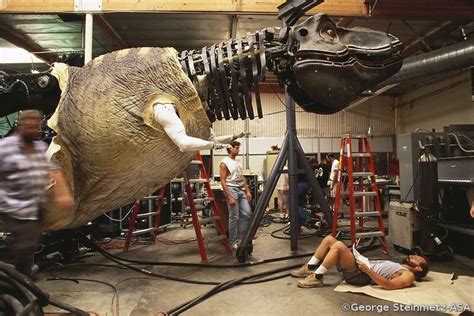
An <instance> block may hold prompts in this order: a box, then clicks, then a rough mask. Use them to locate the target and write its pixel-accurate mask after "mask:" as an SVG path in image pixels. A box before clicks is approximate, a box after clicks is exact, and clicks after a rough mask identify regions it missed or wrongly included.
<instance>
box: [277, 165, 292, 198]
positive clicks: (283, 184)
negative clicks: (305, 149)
mask: <svg viewBox="0 0 474 316" xmlns="http://www.w3.org/2000/svg"><path fill="white" fill-rule="evenodd" d="M283 170H288V167H286V166H285V167H283ZM278 190H280V191H284V192H286V191H289V190H290V187H289V185H288V172H285V173H282V174H281V175H280V180H279V181H278Z"/></svg>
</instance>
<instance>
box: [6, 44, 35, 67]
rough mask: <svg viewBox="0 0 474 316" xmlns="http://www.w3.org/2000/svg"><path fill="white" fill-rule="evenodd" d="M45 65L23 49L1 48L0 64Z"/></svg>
mask: <svg viewBox="0 0 474 316" xmlns="http://www.w3.org/2000/svg"><path fill="white" fill-rule="evenodd" d="M31 63H44V61H42V60H41V59H39V58H37V57H36V56H35V55H33V54H31V53H29V52H28V51H26V50H24V49H23V48H19V47H16V48H12V47H0V64H31Z"/></svg>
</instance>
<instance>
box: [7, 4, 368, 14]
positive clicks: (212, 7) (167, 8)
mask: <svg viewBox="0 0 474 316" xmlns="http://www.w3.org/2000/svg"><path fill="white" fill-rule="evenodd" d="M84 1H85V0H84ZM283 2H284V1H283V0H265V1H258V0H182V1H176V0H160V1H156V0H102V10H101V11H100V12H102V13H107V12H196V13H215V14H219V13H224V14H276V13H278V9H277V7H278V6H279V5H280V4H282V3H283ZM0 3H1V1H0ZM3 3H4V5H3V7H1V6H0V12H2V13H60V12H69V13H72V12H75V10H74V0H42V1H31V0H3ZM319 12H325V13H327V14H329V15H334V16H366V15H367V7H366V5H365V4H364V0H345V1H340V0H326V1H325V2H324V3H322V4H320V5H318V6H317V7H316V8H314V9H313V10H311V11H310V12H309V13H310V14H315V13H319Z"/></svg>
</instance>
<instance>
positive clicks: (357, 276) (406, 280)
mask: <svg viewBox="0 0 474 316" xmlns="http://www.w3.org/2000/svg"><path fill="white" fill-rule="evenodd" d="M368 263H369V265H370V267H369V266H368V265H366V264H365V263H363V262H361V261H358V260H356V259H355V257H354V254H353V253H352V252H351V250H350V249H349V248H347V246H346V245H345V244H344V243H343V242H341V241H338V240H336V239H335V238H334V237H332V236H327V237H325V238H324V239H323V240H322V242H321V244H320V245H319V246H318V247H317V248H316V251H315V252H314V255H313V257H312V258H311V259H310V260H309V262H308V263H306V264H304V265H303V266H302V267H301V268H300V269H299V270H296V271H292V272H291V275H292V276H294V277H296V278H305V279H304V280H301V281H298V287H303V288H311V287H319V286H322V285H323V276H324V274H325V273H326V272H327V271H328V269H330V268H332V267H333V266H334V265H336V264H337V267H338V269H339V270H340V271H342V275H343V278H344V280H345V281H346V282H347V283H349V284H352V285H360V286H363V285H368V284H371V283H375V284H378V285H380V286H381V287H382V288H383V289H385V290H396V289H401V288H405V287H409V286H411V285H412V284H413V282H415V280H416V281H420V280H421V279H422V278H423V277H424V276H426V274H427V273H428V262H427V260H426V258H424V257H420V256H414V255H412V256H408V257H407V258H406V259H404V260H403V262H402V264H399V263H396V262H392V261H389V260H369V261H368Z"/></svg>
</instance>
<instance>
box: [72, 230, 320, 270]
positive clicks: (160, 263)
mask: <svg viewBox="0 0 474 316" xmlns="http://www.w3.org/2000/svg"><path fill="white" fill-rule="evenodd" d="M79 236H80V241H81V243H82V244H83V245H84V246H86V247H87V248H89V249H91V250H93V251H96V252H98V253H100V254H101V255H103V256H104V257H107V258H113V259H115V260H120V261H125V262H129V263H133V264H139V265H149V266H176V267H199V268H212V269H215V268H217V269H226V268H243V267H249V266H254V265H260V264H265V263H271V262H278V261H285V260H291V259H298V258H305V257H309V256H312V255H313V254H314V253H313V252H309V253H304V254H298V255H291V256H284V257H277V258H271V259H263V260H259V261H252V262H244V263H235V264H211V263H188V262H166V261H142V260H132V259H126V258H122V257H119V256H116V255H113V254H111V253H109V252H107V251H105V250H104V249H102V248H100V247H99V246H98V245H97V244H96V243H94V242H93V241H91V240H90V239H89V238H87V237H86V236H85V235H84V234H82V233H79ZM112 261H114V260H112ZM114 262H115V261H114ZM125 266H127V265H125Z"/></svg>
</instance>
